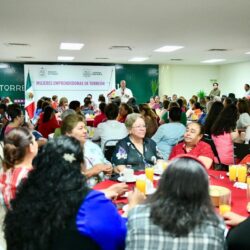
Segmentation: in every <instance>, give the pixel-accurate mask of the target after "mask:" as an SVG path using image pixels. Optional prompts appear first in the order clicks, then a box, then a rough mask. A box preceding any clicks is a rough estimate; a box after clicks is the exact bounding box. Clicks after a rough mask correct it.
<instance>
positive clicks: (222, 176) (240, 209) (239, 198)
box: [94, 170, 248, 216]
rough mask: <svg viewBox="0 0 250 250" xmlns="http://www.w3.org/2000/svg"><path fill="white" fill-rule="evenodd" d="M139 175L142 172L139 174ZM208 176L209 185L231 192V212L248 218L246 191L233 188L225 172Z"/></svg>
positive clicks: (120, 200)
mask: <svg viewBox="0 0 250 250" xmlns="http://www.w3.org/2000/svg"><path fill="white" fill-rule="evenodd" d="M141 173H142V172H139V174H141ZM137 174H138V173H137ZM208 175H209V181H210V185H217V186H223V187H226V188H228V189H230V190H231V192H232V205H231V207H232V211H233V212H235V213H238V214H240V215H243V216H248V212H247V210H246V206H247V196H246V190H245V189H239V188H235V187H233V184H234V183H232V182H230V181H229V178H228V176H227V175H226V172H224V171H216V170H208ZM116 183H118V182H117V181H111V180H106V181H103V182H100V183H98V184H97V185H96V186H95V187H94V189H95V190H101V189H105V188H108V187H110V186H111V185H113V184H116ZM128 185H129V188H130V189H132V188H133V187H134V185H135V183H130V184H128ZM155 185H156V186H157V183H156V182H155ZM127 202H128V200H127V198H125V197H118V199H117V200H116V201H115V203H124V204H126V203H127Z"/></svg>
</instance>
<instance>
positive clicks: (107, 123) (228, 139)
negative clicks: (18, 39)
mask: <svg viewBox="0 0 250 250" xmlns="http://www.w3.org/2000/svg"><path fill="white" fill-rule="evenodd" d="M99 99H100V100H99V101H100V105H99V109H97V106H96V105H95V103H94V101H93V100H92V95H91V94H90V95H88V96H87V97H85V98H84V100H85V102H84V105H83V106H81V103H80V102H79V101H78V100H72V101H71V102H70V103H69V105H68V98H66V97H62V98H61V99H60V101H59V103H58V101H57V100H58V96H53V97H52V98H49V97H43V98H41V99H40V100H39V101H38V104H39V105H37V110H36V115H35V118H33V120H31V122H32V123H33V124H31V123H26V124H24V112H23V110H22V108H20V106H18V105H17V104H9V105H8V106H5V107H4V109H3V110H4V115H3V116H4V117H3V119H6V120H7V121H6V123H5V124H4V129H2V131H1V132H2V134H3V139H4V146H3V161H2V164H1V165H2V166H3V167H2V169H1V173H0V191H1V196H2V203H3V205H4V206H6V210H7V216H6V220H5V235H6V241H7V245H8V247H9V249H27V248H28V249H39V247H40V248H41V249H68V246H69V245H68V244H73V245H74V244H76V248H75V249H81V248H79V245H78V244H82V243H83V242H84V243H85V244H87V245H86V246H90V248H89V249H124V248H125V241H126V249H146V247H145V246H152V247H151V248H149V249H157V248H156V247H155V244H156V245H157V246H158V243H157V242H155V238H157V239H159V241H161V242H162V244H167V243H166V242H169V249H171V247H170V246H171V244H174V243H173V242H176V241H178V240H180V242H183V241H184V242H189V241H190V242H193V238H192V237H191V238H190V234H192V235H193V237H195V238H199V237H204V235H207V232H209V233H210V236H211V237H208V238H205V239H204V238H203V239H204V242H206V243H204V242H203V243H201V244H203V246H205V244H209V245H213V244H214V245H215V246H214V248H211V249H224V247H226V244H228V245H231V247H232V248H229V249H244V248H243V247H242V248H237V247H235V245H234V244H236V245H237V244H238V241H237V235H238V234H239V232H241V230H248V219H246V218H242V217H239V216H238V215H234V214H227V215H225V216H224V217H225V221H226V223H227V224H230V223H231V226H236V224H237V225H238V226H237V227H236V228H235V229H233V230H231V231H230V233H229V234H228V237H227V239H224V237H223V234H224V224H223V221H222V220H221V219H219V218H218V217H217V216H216V215H215V214H214V212H213V210H212V209H211V204H209V202H208V201H207V200H206V199H207V198H206V197H207V193H206V192H202V191H204V190H198V191H200V192H201V193H200V194H198V193H197V194H195V195H201V196H202V197H203V198H204V200H202V201H199V202H201V203H199V202H198V201H197V203H195V202H196V201H194V199H193V198H192V195H193V194H192V192H194V190H193V189H194V188H193V189H192V185H191V183H192V182H194V183H195V181H192V178H194V179H197V177H195V173H196V172H197V173H198V172H199V174H200V175H202V174H203V173H202V172H201V168H202V169H209V168H213V167H216V164H218V161H217V160H216V158H215V156H214V152H213V150H212V148H211V146H210V145H209V144H208V143H206V142H204V141H203V135H204V133H205V134H208V135H209V136H210V138H211V140H213V142H214V144H215V147H216V149H217V152H218V154H219V157H220V161H221V163H222V165H226V166H228V165H230V164H233V163H234V153H233V143H234V141H237V142H241V143H244V142H249V139H247V138H248V136H247V131H248V129H250V118H249V117H250V116H249V114H250V112H249V100H247V99H245V98H243V99H239V100H237V101H236V100H235V99H234V100H232V99H230V97H227V98H224V100H220V101H218V100H217V99H216V100H209V99H202V100H200V101H201V103H202V106H201V105H200V104H199V100H198V99H197V96H193V97H192V98H191V99H190V101H189V105H186V103H187V102H186V99H185V98H183V97H181V98H179V99H178V98H177V96H174V97H173V98H172V99H171V100H170V99H165V100H164V101H163V102H161V101H160V98H159V97H158V96H156V97H154V102H153V101H152V100H151V107H150V103H141V104H139V105H138V106H137V104H136V100H135V98H134V97H133V100H130V101H129V102H128V103H120V100H119V98H114V99H113V101H110V103H106V102H105V98H103V96H100V97H99ZM153 103H154V105H152V104H153ZM89 114H91V115H92V114H95V118H93V121H94V123H93V125H94V126H95V127H96V128H95V133H94V136H93V138H92V139H93V141H91V139H90V138H89V137H88V131H87V119H86V118H85V117H87V116H88V115H89ZM193 114H195V115H193ZM199 118H202V119H200V120H199ZM202 124H204V126H203V125H202ZM31 125H34V127H32V126H31ZM204 129H205V131H204ZM36 130H38V131H36ZM50 134H54V137H58V138H56V139H54V140H50V139H49V138H50V137H49V135H50ZM46 139H49V140H46ZM109 139H111V140H112V139H118V140H119V141H118V142H117V144H116V146H115V149H114V152H113V156H112V159H111V161H108V160H107V159H106V158H105V156H104V152H103V145H104V143H105V142H106V141H107V140H109ZM96 140H100V146H99V145H98V143H95V141H96ZM40 142H42V143H40ZM71 144H72V145H73V146H72V145H71ZM78 144H79V145H78ZM38 147H41V155H39V154H38V156H37V158H35V156H36V154H37V151H38ZM74 147H78V149H77V150H79V149H81V154H82V157H83V159H81V158H78V156H77V159H75V158H74V157H73V158H72V157H71V155H72V152H73V151H74ZM52 149H53V150H54V155H53V152H50V150H52ZM72 150H73V151H72ZM74 152H75V151H74ZM50 154H51V156H50V158H47V159H45V158H46V157H45V155H50ZM79 154H80V153H79ZM64 155H66V156H65V157H66V158H63V156H64ZM39 157H40V158H39ZM53 157H55V159H56V158H57V160H58V162H56V160H55V163H53V162H51V163H50V164H47V163H48V162H49V161H50V159H53ZM43 158H44V159H43ZM162 159H164V160H171V164H172V165H171V164H170V168H168V169H169V172H167V171H166V173H165V174H164V175H163V177H162V180H161V182H160V185H159V188H158V191H157V192H156V193H155V195H153V196H152V197H150V199H147V200H144V198H145V197H144V196H143V195H142V194H141V193H138V192H137V191H136V192H134V193H133V194H132V195H131V197H130V195H129V201H130V203H131V205H130V206H129V207H130V208H132V207H133V206H135V205H136V204H137V203H139V201H140V202H142V203H143V204H142V205H140V206H138V207H137V208H136V209H134V210H132V212H131V213H129V217H128V224H127V225H128V229H126V224H125V221H124V220H123V219H122V218H121V217H120V216H119V214H117V212H116V209H115V210H114V209H113V208H112V209H111V210H110V216H111V217H112V218H113V217H114V218H116V219H115V222H114V223H115V224H116V223H117V224H116V225H117V231H116V233H115V234H114V233H113V231H112V230H113V229H114V228H112V227H110V228H109V229H108V230H107V232H106V233H107V235H111V234H114V238H113V239H112V240H111V241H110V242H106V239H107V237H109V236H105V237H104V236H101V235H102V234H103V232H104V231H105V230H104V225H96V224H95V225H91V223H90V224H89V227H91V228H88V227H85V223H86V221H89V220H91V218H93V217H92V216H100V224H102V223H103V222H104V220H105V219H104V218H103V216H104V215H103V214H102V211H97V212H98V214H92V212H88V213H89V214H87V217H86V213H85V212H84V215H83V211H90V210H91V208H92V207H93V206H100V209H101V207H102V205H101V204H102V203H104V204H106V205H107V206H106V207H107V208H106V207H105V208H104V209H103V210H105V211H108V210H109V209H110V208H111V204H112V202H111V201H110V200H109V198H113V197H117V195H118V193H119V194H120V193H123V192H125V191H127V190H128V186H127V185H126V184H122V185H120V186H119V185H118V186H115V185H114V186H113V187H112V188H110V189H108V190H103V191H102V192H101V193H98V192H97V193H96V191H93V190H92V188H93V187H94V186H95V185H96V184H97V183H98V182H102V181H104V180H105V179H108V178H110V177H111V175H114V174H115V173H121V172H123V171H124V169H125V168H126V167H129V168H132V169H134V170H135V171H138V170H144V169H145V167H147V166H153V165H155V164H157V161H158V160H162ZM43 160H44V162H43ZM45 160H47V162H46V164H47V165H49V166H50V165H51V166H52V165H53V167H55V166H56V165H57V164H64V165H65V163H66V165H67V164H69V165H71V164H72V162H74V161H76V163H77V164H79V166H78V165H77V168H76V169H74V170H77V171H76V172H77V173H76V172H75V174H76V176H78V177H77V178H79V179H78V180H80V179H81V181H82V183H83V186H82V187H80V186H77V187H76V186H74V185H76V183H74V184H73V183H71V182H70V180H69V179H68V178H70V176H71V174H72V175H74V173H71V172H70V171H69V170H67V168H68V167H67V166H66V165H65V167H63V169H60V170H59V169H56V167H55V169H54V170H53V169H48V168H49V166H46V167H47V168H45V167H44V165H46V164H45ZM38 161H40V163H38ZM65 161H66V162H65ZM54 165H55V166H54ZM184 165H185V166H189V167H190V171H191V170H192V171H191V173H189V172H185V168H182V166H184ZM39 166H40V167H39ZM42 166H43V167H44V169H48V173H45V171H43V170H42ZM58 166H59V165H58ZM171 166H173V167H171ZM194 166H195V167H194ZM72 167H73V166H72ZM192 167H194V168H193V169H192ZM36 168H37V169H36ZM186 169H188V168H187V167H186ZM63 170H65V171H66V172H65V173H64V174H65V176H64V175H63V174H62V172H60V171H63ZM50 171H51V172H50ZM53 171H55V172H53ZM57 171H59V172H57ZM67 171H68V172H67ZM178 171H180V172H179V173H178ZM204 172H205V171H204ZM52 173H54V174H55V175H51V176H49V175H50V174H52ZM174 173H175V174H176V176H175V177H176V178H177V177H178V175H179V176H182V177H181V178H182V182H181V183H179V184H180V185H181V187H182V188H183V190H182V191H181V193H178V195H180V196H179V197H177V196H176V194H175V193H174V189H172V191H171V188H173V187H174V183H175V184H176V185H179V184H178V181H175V179H174V178H175V177H174V175H175V174H174ZM57 174H58V175H57ZM168 174H169V175H171V176H172V178H173V182H171V183H168V179H169V177H168ZM185 174H186V175H187V176H189V177H190V180H189V181H188V180H187V183H186V184H185V180H184V176H185ZM43 175H44V176H43ZM192 175H193V177H192ZM30 176H31V178H30ZM39 176H41V180H38V179H37V178H39ZM80 176H81V177H80ZM64 177H65V179H64ZM191 177H192V178H191ZM203 177H204V176H203ZM42 178H49V179H50V178H51V179H50V180H51V182H55V185H56V183H57V182H58V183H59V181H60V179H53V178H62V180H61V181H62V184H61V185H62V186H61V187H60V188H62V190H61V191H62V192H65V190H66V193H67V191H69V193H68V195H69V197H70V194H71V193H72V192H73V190H75V189H74V188H76V190H78V189H77V188H80V189H79V190H82V191H83V192H82V194H81V195H82V196H80V194H79V196H78V197H75V198H76V200H75V201H73V199H72V200H70V198H67V195H66V196H65V197H66V201H67V202H68V203H67V206H65V207H62V209H61V210H60V206H59V205H62V203H61V202H62V201H61V200H60V199H61V198H60V194H59V193H56V192H57V191H58V192H59V191H60V189H58V190H57V189H55V188H53V185H51V184H49V183H47V184H48V187H46V185H45V186H44V193H41V194H39V195H41V196H37V197H33V196H32V195H33V193H32V192H33V191H32V190H33V188H37V189H39V185H40V184H41V185H42V181H44V180H42ZM52 179H53V180H52ZM72 180H73V179H72ZM176 180H177V179H176ZM35 181H38V184H39V185H38V186H35ZM40 181H41V183H40ZM64 181H65V182H64ZM68 181H69V182H68ZM202 181H203V183H200V184H201V185H203V187H204V186H206V185H207V184H206V182H207V180H206V178H203V180H202ZM64 184H65V187H63V185H64ZM196 184H197V183H196ZM67 185H69V186H67ZM168 185H169V186H168ZM185 185H186V186H185ZM67 187H69V189H67ZM70 187H72V189H70ZM166 187H167V189H165V188H166ZM188 187H190V189H189V190H188ZM46 188H48V189H46ZM63 188H65V189H63ZM81 188H82V189H81ZM176 188H178V187H177V186H176ZM19 189H20V190H19ZM40 189H42V186H41V187H40ZM52 189H53V190H52ZM50 190H51V199H52V200H53V202H54V203H53V202H52V203H51V204H50V205H51V207H53V206H55V207H54V212H53V213H52V212H51V217H50V218H51V220H50V221H49V220H46V221H44V225H43V226H44V227H41V229H39V230H38V231H34V234H33V233H32V234H31V235H30V237H28V233H27V232H29V224H27V223H26V222H25V220H28V218H26V217H25V216H24V217H23V218H21V214H22V213H23V211H24V210H25V209H27V208H25V205H24V204H25V203H27V202H28V201H29V199H31V200H32V202H35V201H37V202H38V201H39V202H41V208H44V211H42V210H40V209H39V208H38V207H36V209H37V210H36V209H34V210H33V213H32V216H31V221H30V223H31V225H32V223H37V222H38V218H40V217H41V216H43V215H44V214H45V213H46V212H47V213H48V208H46V206H47V203H46V201H44V202H45V203H44V204H42V202H43V201H42V198H41V197H42V195H45V194H49V191H50ZM163 190H164V191H163ZM165 190H166V191H169V193H168V192H167V193H164V192H165ZM52 191H53V192H52ZM185 191H186V192H189V193H185ZM171 192H172V193H171ZM171 195H174V197H176V199H177V200H176V201H175V202H177V203H176V204H179V205H180V209H182V208H181V206H186V205H185V204H184V203H183V204H181V202H180V201H181V199H182V198H181V195H184V196H185V197H189V196H188V195H190V199H191V200H192V201H194V204H193V206H198V205H197V204H199V206H200V208H201V207H202V206H203V205H204V208H205V207H206V209H207V210H206V211H207V213H206V216H207V217H206V216H204V217H202V216H203V215H204V213H203V212H202V211H200V212H201V214H200V217H199V216H198V215H197V218H196V219H197V220H190V221H189V220H188V219H190V218H192V217H193V216H191V215H192V212H191V210H192V209H190V211H187V212H190V214H186V216H187V217H185V216H184V215H183V216H184V217H182V214H181V212H178V209H174V210H175V211H171V208H173V207H171V206H175V205H174V204H175V203H173V204H171V203H170V204H169V206H168V205H166V206H165V205H163V203H164V202H165V201H166V200H167V197H170V199H171ZM57 196H58V197H57ZM105 196H106V197H108V198H106V197H105ZM55 197H56V198H57V199H58V200H56V199H54V198H55ZM196 197H198V196H196ZM67 199H69V200H67ZM99 199H100V200H99ZM178 199H179V200H178ZM57 202H58V203H57ZM71 202H72V203H71ZM74 202H75V203H74ZM92 202H93V203H92ZM96 202H97V203H96ZM39 204H40V203H39ZM56 204H57V205H56ZM164 204H165V203H164ZM104 206H105V205H103V207H104ZM190 206H191V207H192V205H191V204H190ZM66 207H67V208H70V209H69V210H68V213H67V212H66V211H63V209H66ZM23 209H24V210H23ZM85 209H86V210H85ZM106 209H107V210H106ZM11 210H13V213H11V212H9V211H11ZM172 210H173V209H172ZM25 211H28V210H25ZM153 211H156V212H155V213H154V212H153ZM194 211H195V210H194ZM172 212H173V214H172ZM56 213H59V214H60V216H61V218H62V219H64V220H65V222H64V223H65V224H64V226H63V227H61V224H60V223H61V222H60V223H59V222H58V221H57V219H55V223H53V222H52V220H53V219H52V218H53V215H55V214H56ZM99 213H100V214H99ZM105 213H107V212H105ZM125 214H126V215H127V213H125ZM165 214H168V216H167V217H168V219H167V220H165V219H164V216H162V215H165ZM196 214H197V213H196ZM88 215H89V216H90V217H88ZM142 215H143V216H142ZM175 215H176V216H177V215H179V216H178V218H176V217H174V216H175ZM27 216H28V215H27ZM172 216H173V221H172V222H171V221H170V219H169V217H171V218H172ZM237 216H238V217H237ZM198 217H199V218H198ZM231 217H232V218H231ZM98 218H99V217H98ZM114 218H113V219H114ZM234 218H236V219H235V220H237V219H238V221H237V223H233V222H228V221H231V220H233V219H234ZM178 219H179V220H178ZM185 220H186V224H185V225H186V227H185V228H184V227H182V225H179V224H178V223H182V222H183V221H185ZM143 221H144V222H143ZM50 223H51V224H50ZM21 224H22V225H24V231H23V232H21V229H20V228H21ZM104 224H105V223H104ZM92 226H93V227H96V226H97V228H92ZM99 226H100V228H99ZM46 227H49V228H50V230H45V231H44V232H43V233H41V231H42V230H44V228H46ZM198 227H199V230H200V229H201V228H202V230H201V232H202V233H198V231H197V228H198ZM58 228H60V230H58ZM118 228H120V229H121V230H120V229H118ZM242 228H243V229H242ZM90 229H91V232H92V233H89V230H90ZM40 230H41V231H40ZM54 230H57V233H55V231H54ZM103 230H104V231H103ZM109 230H110V231H109ZM126 230H128V232H127V238H126V236H125V235H126ZM14 231H17V237H16V240H13V239H12V236H11V235H13V232H14ZM135 232H137V233H138V234H137V233H135ZM149 232H150V233H149ZM26 233H27V234H26ZM79 233H80V234H79ZM39 234H40V236H41V237H42V238H43V240H45V241H46V240H49V242H50V243H42V241H41V240H39V239H38V238H39ZM65 235H70V236H69V237H68V238H67V237H65ZM163 235H164V237H163ZM235 235H236V236H235ZM80 236H83V238H81V237H80ZM161 237H163V238H164V239H161ZM213 237H215V238H216V240H214V241H213V243H210V240H211V238H213ZM24 238H25V239H26V241H25V242H26V243H27V245H25V244H26V243H25V244H24V245H20V244H23V243H22V240H23V239H24ZM145 239H146V240H145ZM226 241H227V242H226ZM197 242H198V241H197ZM199 242H200V241H199ZM235 242H236V243H235ZM37 244H38V245H37ZM39 244H40V245H39ZM47 244H48V245H47ZM88 244H89V245H88ZM106 244H108V245H107V246H105V245H106ZM178 244H179V243H178ZM180 244H181V243H180ZM188 244H191V243H186V247H187V246H188ZM192 244H194V245H193V247H194V248H195V247H196V248H197V247H199V245H195V244H196V243H192ZM197 244H198V243H197ZM244 244H247V242H246V243H245V242H244ZM32 247H33V248H32ZM37 247H38V248H37ZM118 247H119V248H118ZM154 247H155V248H154ZM189 247H191V246H189ZM233 247H234V248H233ZM191 248H192V247H191ZM87 249H88V248H87ZM166 249H167V248H166ZM184 249H185V248H184ZM199 249H202V248H199ZM246 249H247V248H246Z"/></svg>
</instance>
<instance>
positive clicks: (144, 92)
mask: <svg viewBox="0 0 250 250" xmlns="http://www.w3.org/2000/svg"><path fill="white" fill-rule="evenodd" d="M158 75H159V67H158V65H134V64H133V65H132V64H123V65H117V66H116V82H117V83H119V82H120V81H121V80H126V83H127V87H128V88H130V89H131V90H132V92H133V95H134V96H135V97H136V100H137V103H144V102H147V101H149V98H150V97H151V96H152V90H151V81H152V80H158Z"/></svg>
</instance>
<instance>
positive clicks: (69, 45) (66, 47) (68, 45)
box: [60, 43, 84, 50]
mask: <svg viewBox="0 0 250 250" xmlns="http://www.w3.org/2000/svg"><path fill="white" fill-rule="evenodd" d="M83 46H84V44H83V43H61V45H60V49H64V50H81V49H82V47H83Z"/></svg>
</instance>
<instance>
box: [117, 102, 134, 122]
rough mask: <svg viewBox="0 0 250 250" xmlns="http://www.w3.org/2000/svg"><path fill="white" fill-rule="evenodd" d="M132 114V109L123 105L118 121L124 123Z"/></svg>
mask: <svg viewBox="0 0 250 250" xmlns="http://www.w3.org/2000/svg"><path fill="white" fill-rule="evenodd" d="M132 112H133V110H132V108H131V107H130V106H129V105H128V104H127V103H121V104H120V106H119V113H118V117H117V119H116V120H117V121H118V122H122V123H124V122H125V120H126V118H127V115H129V114H131V113H132Z"/></svg>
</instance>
